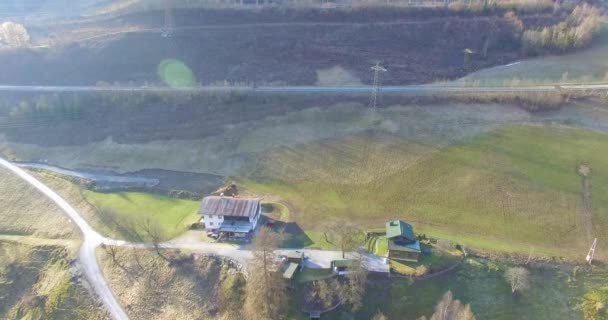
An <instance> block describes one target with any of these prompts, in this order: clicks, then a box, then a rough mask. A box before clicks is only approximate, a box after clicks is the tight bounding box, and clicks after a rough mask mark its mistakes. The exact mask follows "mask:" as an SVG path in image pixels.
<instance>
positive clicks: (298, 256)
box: [283, 250, 304, 264]
mask: <svg viewBox="0 0 608 320" xmlns="http://www.w3.org/2000/svg"><path fill="white" fill-rule="evenodd" d="M283 256H284V257H285V259H287V261H288V262H293V263H299V264H301V263H302V260H304V251H300V250H296V251H288V252H285V254H283Z"/></svg>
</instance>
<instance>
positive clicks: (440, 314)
mask: <svg viewBox="0 0 608 320" xmlns="http://www.w3.org/2000/svg"><path fill="white" fill-rule="evenodd" d="M422 319H426V317H422ZM430 320H475V315H474V314H473V311H471V306H470V305H468V304H467V305H463V304H462V303H461V302H460V300H454V296H453V295H452V291H448V292H446V293H445V294H444V295H443V297H442V298H441V300H439V302H438V303H437V306H436V307H435V313H433V315H432V316H431V318H430Z"/></svg>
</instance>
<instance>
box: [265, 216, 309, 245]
mask: <svg viewBox="0 0 608 320" xmlns="http://www.w3.org/2000/svg"><path fill="white" fill-rule="evenodd" d="M273 229H274V230H276V231H277V232H283V233H284V234H285V235H286V236H287V239H286V240H285V241H284V242H283V245H282V246H283V247H285V248H300V247H307V246H310V245H312V244H313V243H314V242H313V241H312V240H311V239H310V238H309V237H308V236H307V235H306V233H304V230H302V228H300V226H299V225H298V224H297V223H295V222H284V221H276V222H274V225H273Z"/></svg>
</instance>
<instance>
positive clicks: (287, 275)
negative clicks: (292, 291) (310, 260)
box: [283, 262, 298, 280]
mask: <svg viewBox="0 0 608 320" xmlns="http://www.w3.org/2000/svg"><path fill="white" fill-rule="evenodd" d="M296 271H298V264H297V263H293V262H290V263H289V264H287V266H286V268H285V271H283V278H284V279H287V280H292V279H293V277H294V276H295V274H296Z"/></svg>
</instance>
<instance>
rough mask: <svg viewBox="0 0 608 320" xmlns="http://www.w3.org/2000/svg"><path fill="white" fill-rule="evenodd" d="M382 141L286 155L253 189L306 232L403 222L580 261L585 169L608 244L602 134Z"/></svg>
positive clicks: (508, 133) (470, 241)
mask: <svg viewBox="0 0 608 320" xmlns="http://www.w3.org/2000/svg"><path fill="white" fill-rule="evenodd" d="M378 138H379V136H378V135H377V134H370V135H368V136H366V137H361V136H359V137H358V138H355V139H353V140H346V139H345V140H338V141H329V142H325V143H322V144H315V145H304V146H301V147H298V148H283V149H282V150H280V151H278V152H276V153H273V154H271V155H269V156H268V161H261V162H260V163H261V168H260V169H259V170H258V172H257V174H256V175H255V176H254V178H253V179H252V180H250V181H249V182H248V183H247V185H248V187H249V188H250V189H251V190H253V191H256V192H262V193H270V194H278V195H281V196H282V197H283V199H284V200H285V202H286V203H288V204H289V205H290V206H292V207H293V208H294V209H293V210H292V212H294V213H295V214H294V216H295V217H296V221H297V222H298V223H299V224H301V225H302V226H303V228H305V229H320V228H322V225H321V224H320V223H319V222H320V221H323V222H326V221H327V220H331V219H332V218H333V219H342V218H345V217H348V218H349V219H352V220H353V221H357V222H359V223H361V224H362V225H365V226H367V227H370V226H374V225H375V226H380V225H382V223H383V222H384V221H386V220H389V219H395V218H400V219H405V220H407V221H411V222H414V224H415V225H416V227H417V231H418V232H421V233H422V232H431V233H433V234H435V235H438V236H442V237H447V238H453V239H455V240H458V241H461V242H463V243H465V244H467V245H470V246H476V247H481V248H484V247H485V248H490V249H495V250H501V251H515V252H522V253H524V252H525V253H527V252H528V250H529V248H530V247H532V246H533V247H535V249H536V252H542V253H544V254H549V255H557V256H569V257H574V256H576V257H578V258H581V257H580V255H581V254H580V252H581V250H583V251H584V250H585V248H586V247H587V246H588V245H589V243H588V241H589V240H588V239H586V236H585V234H586V229H585V226H586V223H587V221H586V219H585V218H584V217H583V215H582V187H581V181H582V177H581V176H580V175H579V174H578V173H577V166H578V165H580V164H582V163H584V164H587V165H589V166H590V167H591V169H592V175H591V178H590V179H591V184H592V191H591V192H592V194H591V199H592V207H593V214H592V224H593V227H592V228H593V230H592V232H591V233H592V234H593V235H594V236H597V237H598V238H599V239H600V241H603V240H605V239H608V234H607V233H606V231H605V230H606V227H607V226H608V216H607V215H606V213H607V212H608V187H607V184H606V180H607V179H608V165H606V162H605V161H604V159H605V157H606V156H607V155H608V139H606V136H605V135H603V134H598V133H594V132H590V131H585V130H581V129H569V128H559V127H539V126H516V127H510V128H505V129H500V130H498V131H496V132H492V133H489V134H482V135H480V136H477V137H475V138H473V139H469V140H468V141H466V142H464V143H461V144H459V145H455V146H452V147H448V148H446V149H443V150H441V151H439V152H431V153H429V152H422V153H420V152H416V151H415V150H421V149H420V148H419V147H417V146H415V145H411V144H408V143H404V142H402V141H399V140H397V141H394V142H393V143H392V144H390V145H385V146H383V147H378V144H377V140H376V139H378ZM383 140H384V141H386V139H384V138H383ZM423 151H424V150H423ZM416 154H418V158H416V157H412V155H416ZM328 217H331V218H328ZM601 253H602V254H604V253H605V252H604V251H602V252H601Z"/></svg>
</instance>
